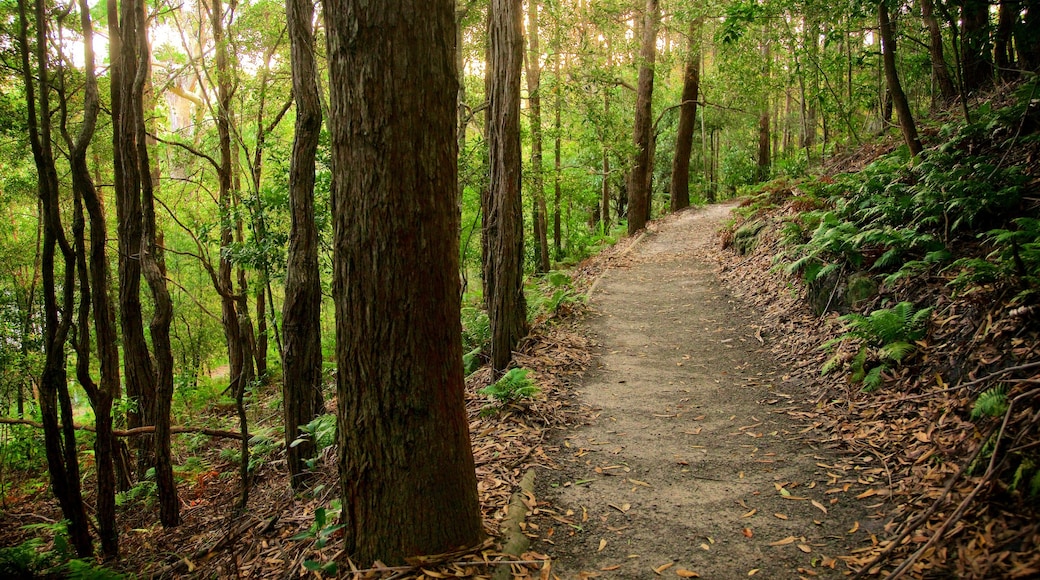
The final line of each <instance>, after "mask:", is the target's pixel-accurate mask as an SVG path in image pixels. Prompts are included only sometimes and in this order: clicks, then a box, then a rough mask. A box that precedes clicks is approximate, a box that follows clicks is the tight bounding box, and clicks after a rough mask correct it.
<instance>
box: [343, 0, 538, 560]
mask: <svg viewBox="0 0 1040 580" xmlns="http://www.w3.org/2000/svg"><path fill="white" fill-rule="evenodd" d="M453 4H454V3H453V2H452V1H451V0H436V1H432V2H431V1H430V0H401V1H399V2H394V3H392V4H391V3H384V2H367V1H362V0H345V1H344V0H326V2H325V4H324V13H325V16H326V27H327V39H328V46H327V49H328V52H327V53H328V59H329V80H330V83H331V85H332V86H334V87H338V90H336V91H333V92H332V95H331V97H330V116H329V126H330V134H331V141H332V173H333V180H332V198H333V202H332V203H333V231H334V234H333V235H334V253H335V257H334V264H335V266H334V278H333V295H334V297H335V303H336V335H337V336H336V355H337V361H338V370H339V373H338V375H337V393H338V407H339V465H340V483H341V486H342V492H343V514H342V519H341V521H342V522H343V523H344V524H345V528H344V540H345V547H346V551H347V553H348V554H350V556H351V557H352V558H354V560H355V561H360V562H364V563H366V564H367V563H369V562H372V561H374V560H377V559H378V560H381V561H383V562H386V563H388V564H396V563H401V562H402V561H403V560H404V558H406V557H408V556H416V555H423V554H440V553H444V552H447V551H449V550H452V549H456V548H459V547H463V546H472V545H474V544H476V543H477V542H478V541H479V540H480V536H481V534H482V530H481V522H480V514H479V509H478V504H477V485H476V476H475V473H474V464H473V455H472V450H471V447H470V440H469V431H468V425H467V419H466V413H465V406H464V400H463V394H464V393H463V376H462V341H461V325H460V323H459V308H460V296H459V243H458V231H459V229H458V228H459V213H458V197H457V195H458V192H457V189H456V181H457V178H458V175H457V167H456V163H455V160H456V154H457V150H456V147H457V142H456V140H455V135H456V134H455V130H454V129H455V126H456V110H455V103H456V97H457V87H458V85H457V80H456V71H455V65H454V62H455V59H454V51H453V48H454V46H453V43H454V37H455V30H454V19H453ZM516 8H519V3H517V6H516ZM420 13H421V14H422V15H423V17H422V18H415V17H414V15H415V14H420ZM515 16H517V19H516V24H517V25H519V11H517V12H515ZM402 38H406V39H409V42H406V43H402V42H401V41H400V39H402ZM516 48H517V50H516V51H515V61H514V62H515V63H516V66H517V67H519V65H520V57H521V54H520V51H519V48H520V45H519V44H516ZM514 70H516V72H517V73H519V68H516V69H514ZM516 82H517V83H519V77H517V79H516ZM517 89H519V87H517ZM401 111H412V113H413V114H409V115H402V114H401ZM362 112H364V115H362ZM518 160H519V158H517V161H518ZM516 185H517V186H519V183H517V184H516Z"/></svg>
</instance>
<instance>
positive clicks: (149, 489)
mask: <svg viewBox="0 0 1040 580" xmlns="http://www.w3.org/2000/svg"><path fill="white" fill-rule="evenodd" d="M157 490H158V485H157V484H156V483H155V468H154V467H150V468H148V470H147V471H145V474H144V477H142V478H141V481H138V482H137V483H135V484H134V485H133V486H131V487H130V489H128V490H126V491H121V492H119V493H117V494H116V505H117V506H120V507H122V506H126V505H130V504H133V503H138V502H142V503H144V504H145V505H146V506H151V505H152V504H154V503H155V499H156V497H157V495H156V494H157Z"/></svg>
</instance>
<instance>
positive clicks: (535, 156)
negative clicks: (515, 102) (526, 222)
mask: <svg viewBox="0 0 1040 580" xmlns="http://www.w3.org/2000/svg"><path fill="white" fill-rule="evenodd" d="M538 27H539V22H538V0H527V39H528V51H527V98H528V103H529V104H530V106H531V116H530V119H531V176H532V179H531V181H532V187H533V189H534V195H532V196H531V202H532V205H533V206H534V213H533V214H532V223H533V224H534V242H535V264H536V266H537V267H536V270H537V272H539V273H540V272H548V271H549V268H550V263H549V242H548V235H547V232H546V230H547V229H548V227H547V226H546V219H545V214H546V213H547V212H546V208H545V178H544V176H543V174H542V95H541V79H542V64H541V58H542V51H541V48H540V47H539V42H538Z"/></svg>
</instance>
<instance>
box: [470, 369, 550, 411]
mask: <svg viewBox="0 0 1040 580" xmlns="http://www.w3.org/2000/svg"><path fill="white" fill-rule="evenodd" d="M529 372H530V371H529V370H528V369H522V368H514V369H510V370H509V372H507V373H506V374H504V375H502V378H500V379H498V381H496V382H495V383H493V384H490V385H488V386H486V387H484V388H483V389H481V390H480V391H479V392H480V394H482V395H487V396H489V397H491V398H492V399H494V400H496V401H498V402H499V403H500V404H503V405H504V404H507V403H513V402H516V401H519V400H521V399H531V398H534V396H535V395H537V394H538V393H539V390H538V387H537V386H536V385H535V384H534V381H532V380H531V379H529V378H527V373H529Z"/></svg>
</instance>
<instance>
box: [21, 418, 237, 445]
mask: <svg viewBox="0 0 1040 580" xmlns="http://www.w3.org/2000/svg"><path fill="white" fill-rule="evenodd" d="M0 425H28V426H30V427H36V428H37V429H43V423H38V422H36V421H30V420H29V419H14V418H11V417H0ZM58 428H59V429H60V428H61V426H60V425H59V426H58ZM72 428H73V429H79V430H81V431H90V432H91V433H97V428H96V427H93V426H91V425H73V426H72ZM146 433H155V425H145V426H144V427H135V428H133V429H113V430H112V434H113V435H115V436H116V437H133V436H135V435H144V434H146ZM170 433H171V434H174V435H176V434H178V433H201V434H202V435H208V436H210V437H219V438H223V439H239V440H241V439H242V434H241V433H238V432H235V431H225V430H223V429H208V428H206V427H183V426H178V425H174V426H173V427H170Z"/></svg>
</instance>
